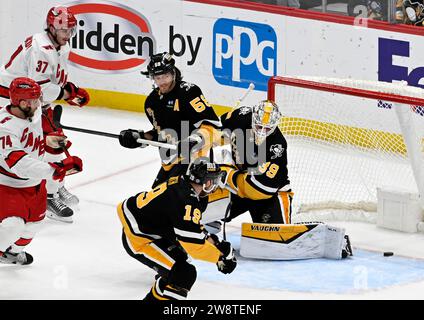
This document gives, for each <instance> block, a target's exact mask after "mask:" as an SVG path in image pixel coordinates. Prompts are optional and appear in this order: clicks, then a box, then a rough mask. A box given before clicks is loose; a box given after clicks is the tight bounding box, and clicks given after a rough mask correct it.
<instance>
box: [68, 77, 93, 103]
mask: <svg viewBox="0 0 424 320" xmlns="http://www.w3.org/2000/svg"><path fill="white" fill-rule="evenodd" d="M63 89H65V90H66V91H67V92H68V94H69V97H68V98H67V99H65V100H66V102H68V103H69V104H70V105H71V106H78V107H83V106H85V105H86V104H87V103H88V102H89V101H90V95H89V94H88V92H87V91H86V90H84V89H82V88H79V87H77V86H76V85H75V84H73V83H72V82H67V83H66V84H65V86H64V87H63Z"/></svg>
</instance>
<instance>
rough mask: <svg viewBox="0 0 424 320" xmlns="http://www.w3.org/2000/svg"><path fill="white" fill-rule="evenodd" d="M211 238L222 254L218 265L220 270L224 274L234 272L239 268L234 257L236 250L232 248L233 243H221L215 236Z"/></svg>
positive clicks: (211, 235)
mask: <svg viewBox="0 0 424 320" xmlns="http://www.w3.org/2000/svg"><path fill="white" fill-rule="evenodd" d="M209 237H210V238H212V239H213V242H214V243H215V247H217V248H218V250H219V251H221V253H222V256H221V257H220V258H219V261H218V262H217V263H216V266H217V267H218V270H219V271H220V272H222V273H224V274H229V273H231V272H233V271H234V269H235V268H236V267H237V259H236V256H235V255H234V249H233V247H232V246H231V243H229V242H228V241H225V240H221V241H219V239H218V237H217V236H216V235H214V234H210V235H209Z"/></svg>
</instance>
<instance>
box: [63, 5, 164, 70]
mask: <svg viewBox="0 0 424 320" xmlns="http://www.w3.org/2000/svg"><path fill="white" fill-rule="evenodd" d="M66 6H67V7H68V8H69V9H70V10H71V11H72V12H73V13H74V15H75V17H76V18H77V20H78V24H77V32H76V34H75V36H74V37H73V38H72V39H71V41H70V45H71V52H70V54H69V61H70V62H71V63H73V64H74V65H75V66H76V67H80V68H84V69H85V68H89V69H90V70H92V71H93V70H95V71H100V72H114V73H116V72H130V71H133V70H134V69H140V66H141V65H143V64H144V63H145V61H146V60H147V59H148V58H149V57H150V56H151V55H152V54H153V53H154V52H155V51H156V40H155V38H154V37H153V34H152V30H151V27H150V25H149V22H148V21H147V19H146V18H145V17H144V16H143V15H142V14H141V13H139V12H137V11H135V10H134V9H132V8H129V7H126V6H124V5H122V4H118V3H113V2H102V3H90V2H84V3H81V2H72V3H68V4H67V5H66Z"/></svg>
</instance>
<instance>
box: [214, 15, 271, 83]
mask: <svg viewBox="0 0 424 320" xmlns="http://www.w3.org/2000/svg"><path fill="white" fill-rule="evenodd" d="M276 71H277V36H276V34H275V31H274V29H273V28H272V27H271V26H269V25H266V24H261V23H253V22H246V21H239V20H231V19H218V20H217V21H216V23H215V25H214V27H213V69H212V72H213V75H214V78H215V80H216V81H217V82H218V83H220V84H223V85H227V86H233V87H240V88H247V87H248V86H249V83H251V82H253V83H254V84H255V88H256V89H257V90H262V91H266V90H267V81H268V79H269V77H271V76H274V75H276Z"/></svg>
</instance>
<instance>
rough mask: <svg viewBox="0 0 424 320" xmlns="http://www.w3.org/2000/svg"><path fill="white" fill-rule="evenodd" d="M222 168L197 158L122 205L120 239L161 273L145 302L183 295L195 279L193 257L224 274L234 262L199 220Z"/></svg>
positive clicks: (227, 248) (229, 251) (229, 250)
mask: <svg viewBox="0 0 424 320" xmlns="http://www.w3.org/2000/svg"><path fill="white" fill-rule="evenodd" d="M222 174H223V172H222V171H221V169H220V168H219V166H217V165H215V164H213V163H210V162H209V161H207V160H203V159H197V160H195V162H194V163H192V164H191V165H190V167H189V168H188V171H187V174H186V175H182V176H176V177H172V178H170V179H169V180H168V181H166V182H163V183H162V184H160V185H158V186H157V187H156V188H154V189H153V190H151V191H149V192H141V193H138V194H136V195H135V196H133V197H130V198H128V199H127V200H125V201H124V202H122V203H121V204H119V206H118V215H119V218H120V220H121V223H122V225H123V234H122V241H123V245H124V248H125V250H126V251H127V252H128V254H129V255H130V256H132V257H133V258H135V259H137V260H138V261H140V262H141V263H143V264H145V265H147V266H148V267H150V268H152V269H154V270H155V271H156V272H157V276H156V281H155V283H154V285H153V287H152V289H151V290H150V292H149V293H148V294H147V296H146V297H145V300H173V299H178V300H179V299H185V298H186V297H187V293H188V292H189V291H190V289H191V287H192V285H193V284H194V282H195V281H196V268H195V267H194V266H193V265H192V264H190V263H189V261H188V259H189V257H188V256H189V255H190V256H191V257H192V258H194V259H200V260H204V261H208V262H212V263H215V264H216V265H217V267H218V270H219V271H221V272H222V273H225V274H227V273H231V272H232V271H233V270H234V269H235V267H236V265H237V262H236V258H235V257H234V253H233V249H232V247H231V244H230V243H229V242H227V241H224V240H222V241H219V239H218V237H217V236H215V235H209V234H208V233H207V232H206V231H205V230H204V228H203V226H202V225H201V223H200V220H201V218H202V213H203V211H204V210H205V209H206V206H207V203H208V201H207V195H208V194H209V193H211V192H213V191H214V190H215V189H216V187H217V185H218V183H219V181H221V179H222Z"/></svg>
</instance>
